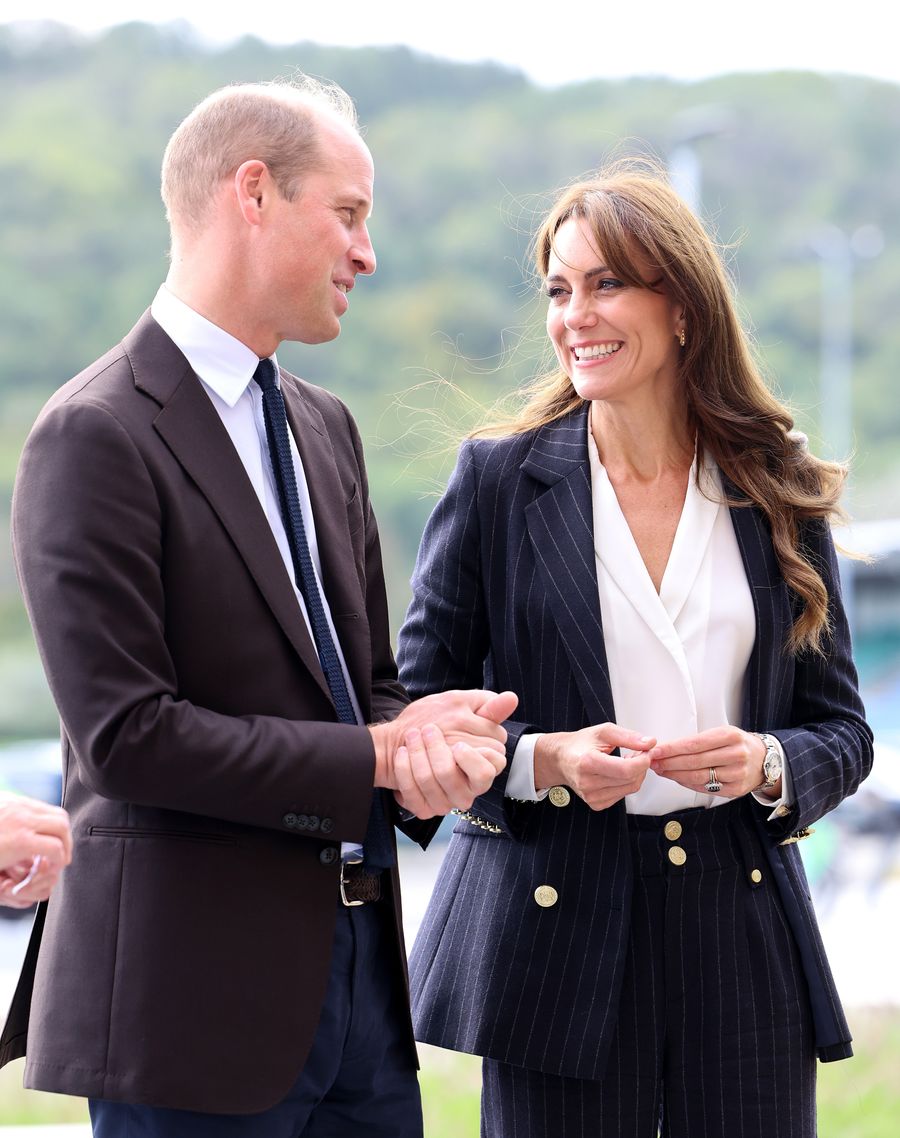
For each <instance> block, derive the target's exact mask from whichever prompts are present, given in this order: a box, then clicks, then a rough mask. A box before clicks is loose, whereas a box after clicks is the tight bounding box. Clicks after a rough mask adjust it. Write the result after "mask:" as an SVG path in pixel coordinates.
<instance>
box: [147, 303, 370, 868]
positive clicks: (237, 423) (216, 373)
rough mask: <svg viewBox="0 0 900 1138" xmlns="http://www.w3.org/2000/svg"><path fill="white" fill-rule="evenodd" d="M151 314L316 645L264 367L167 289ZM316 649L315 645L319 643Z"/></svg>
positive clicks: (312, 534) (307, 512)
mask: <svg viewBox="0 0 900 1138" xmlns="http://www.w3.org/2000/svg"><path fill="white" fill-rule="evenodd" d="M150 314H151V315H152V317H153V319H154V320H155V321H156V322H157V324H159V326H160V327H161V328H162V330H163V331H164V332H165V333H166V335H167V336H168V337H169V338H170V339H171V340H172V341H173V342H174V343H175V344H176V346H177V347H178V348H179V349H180V350H181V352H182V353H183V354H184V356H185V358H186V359H187V361H188V363H189V364H190V365H191V368H192V369H193V370H194V372H196V374H197V376H198V377H199V379H200V382H201V384H202V385H203V389H204V391H205V392H206V394H207V395H208V396H209V400H210V402H211V403H212V405H213V407H214V408H215V410H216V413H217V414H218V416H219V418H220V419H221V420H222V423H223V425H224V427H225V429H226V431H227V432H228V435H229V437H230V438H231V441H232V443H233V444H234V449H235V450H236V451H237V454H238V457H239V458H240V460H241V463H242V464H243V467H244V469H245V470H246V472H247V477H248V478H249V479H250V482H251V484H252V486H253V489H254V490H255V491H256V496H257V497H258V498H259V502H260V505H261V506H262V508H263V512H264V513H265V515H266V520H267V521H268V523H269V526H270V528H271V530H272V536H273V537H274V538H275V541H276V544H277V545H278V551H279V553H280V554H281V559H282V561H283V562H284V568H285V571H286V573H287V575H288V578H289V580H290V582H291V585H292V587H293V589H294V595H295V596H296V598H297V604H298V605H299V606H300V611H301V613H302V614H303V619H304V621H305V622H306V627H307V629H308V630H309V636H310V640H313V634H312V626H311V625H310V622H309V616H308V614H307V611H306V602H305V601H304V600H303V594H302V593H301V592H300V590H299V589H298V588H297V583H296V581H295V579H294V563H293V560H292V558H291V549H290V545H289V543H288V537H287V533H286V531H285V528H284V521H283V519H282V517H281V508H280V505H279V502H278V489H277V486H276V484H275V475H274V473H273V471H272V463H271V459H270V457H269V446H268V442H267V439H266V423H265V418H264V417H263V407H262V389H261V388H260V386H259V384H257V383H254V382H253V373H254V371H255V370H256V367H257V365H258V363H259V357H258V356H257V355H256V353H255V352H254V351H252V350H251V349H250V348H248V347H247V345H246V344H243V343H241V341H240V340H236V339H235V338H234V336H232V335H231V334H230V333H228V332H226V331H225V330H224V329H222V328H219V327H218V326H217V325H215V324H213V323H212V322H211V321H209V320H207V319H206V318H205V317H204V316H201V315H200V314H199V313H198V312H195V311H194V310H193V308H190V307H189V306H188V305H187V304H185V303H184V302H183V301H181V300H179V299H178V297H177V296H175V295H174V293H171V292H169V290H168V289H167V288H166V286H165V285H161V286H160V288H159V291H158V292H157V294H156V296H155V298H154V300H153V304H152V305H151V306H150ZM272 362H273V363H274V364H275V367H276V372H277V368H278V364H277V362H276V360H275V357H274V356H273V357H272ZM280 382H281V380H280V378H279V383H280ZM288 438H289V441H290V446H291V457H292V458H293V460H294V473H295V475H296V477H297V493H298V496H299V498H300V510H301V513H302V515H303V525H304V526H305V527H306V538H307V541H308V543H309V552H310V556H311V557H312V563H313V567H314V569H315V573H316V582H317V584H318V586H319V593H320V595H321V598H322V605H323V607H324V609H325V617H326V619H327V621H328V627H329V629H330V630H331V636H332V639H333V640H334V644H335V648H336V649H337V654H338V659H339V660H340V662H341V669H342V670H343V673H344V680H345V682H346V684H347V691H348V692H349V693H350V700H351V703H352V704H353V710H354V712H355V713H356V718H357V721H358V722H359V723H363V717H362V712H361V710H360V706H359V701H358V700H357V698H356V693H355V691H354V690H353V683H352V681H351V679H350V673H349V671H348V670H347V662H346V660H345V659H344V653H343V650H342V649H341V642H340V640H339V639H338V637H337V633H336V632H335V628H334V622H333V621H332V618H331V609H330V608H329V606H328V598H327V597H326V595H325V590H324V589H323V588H322V563H321V560H320V558H319V546H318V542H317V540H316V523H315V519H314V517H313V512H312V502H311V501H310V497H309V486H308V484H307V481H306V472H305V471H304V469H303V462H302V461H301V459H300V454H299V451H298V450H297V444H296V442H295V440H294V436H293V434H292V433H291V432H290V431H288ZM313 644H315V641H314V640H313ZM359 848H360V847H359V845H358V843H357V844H353V845H349V844H347V843H344V846H343V854H344V856H345V857H346V856H347V854H348V853H354V852H355V851H357V850H358V849H359Z"/></svg>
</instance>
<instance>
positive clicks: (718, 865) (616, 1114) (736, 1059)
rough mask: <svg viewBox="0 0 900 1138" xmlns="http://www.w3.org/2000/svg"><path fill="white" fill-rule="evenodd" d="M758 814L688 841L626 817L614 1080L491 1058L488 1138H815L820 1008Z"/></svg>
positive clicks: (745, 808) (690, 827)
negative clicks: (623, 951)
mask: <svg viewBox="0 0 900 1138" xmlns="http://www.w3.org/2000/svg"><path fill="white" fill-rule="evenodd" d="M751 809H752V806H751V804H750V803H749V802H736V803H731V804H729V805H727V806H725V807H722V808H721V809H718V810H702V809H699V810H698V809H694V810H688V811H682V812H679V813H678V814H676V815H672V816H670V818H676V819H678V820H679V822H680V823H681V824H682V826H683V833H682V835H681V836H680V837H679V838H678V839H677V840H670V839H667V838H666V837H665V834H664V829H663V827H664V825H665V822H666V819H661V818H657V817H640V816H636V817H632V818H629V820H628V825H629V832H630V838H631V849H632V858H633V864H634V872H635V884H634V904H633V907H632V923H631V937H630V941H629V948H628V956H627V960H626V965H625V975H624V978H623V982H622V993H621V999H620V1004H619V1014H618V1017H617V1023H616V1029H615V1032H614V1034H613V1039H612V1045H611V1048H610V1056H609V1062H608V1064H607V1068H606V1071H605V1072H604V1075H603V1078H602V1080H599V1081H596V1082H594V1081H589V1080H586V1079H569V1078H565V1077H563V1076H560V1075H546V1074H543V1073H541V1072H538V1071H533V1070H528V1069H527V1068H523V1067H513V1066H511V1065H509V1064H506V1063H497V1062H495V1061H494V1060H492V1059H486V1060H485V1061H484V1080H483V1093H482V1131H481V1132H482V1135H483V1138H548V1136H552V1138H582V1136H584V1138H588V1136H589V1138H656V1135H657V1134H658V1133H661V1134H662V1135H663V1136H664V1138H758V1136H759V1135H763V1134H764V1135H766V1136H767V1138H815V1133H816V1123H815V1074H816V1072H815V1058H814V1052H813V1047H812V1040H811V1032H812V1024H811V1021H810V1014H809V1002H808V1000H807V996H806V987H805V984H804V983H803V976H802V970H801V969H800V968H799V967H798V965H797V950H796V946H795V945H794V941H793V937H792V936H791V933H790V930H789V929H788V927H787V926H786V924H785V922H784V918H783V914H782V907H781V904H780V903H779V899H778V897H777V894H776V892H775V891H774V890H773V882H772V880H771V875H770V874H769V873H767V872H763V870H761V869H760V867H761V866H763V867H764V866H765V854H764V853H763V851H762V848H761V846H760V842H759V839H758V837H757V835H756V833H755V828H754V827H753V825H752V822H750V819H749V818H748V817H747V814H748V813H749V812H750V810H751ZM676 844H677V846H678V847H679V848H680V849H682V850H684V852H685V855H686V861H685V862H684V864H683V865H675V864H673V863H672V862H671V861H669V859H668V856H667V854H668V850H669V849H670V848H672V847H674V846H675V845H676ZM754 870H756V871H757V873H756V874H754Z"/></svg>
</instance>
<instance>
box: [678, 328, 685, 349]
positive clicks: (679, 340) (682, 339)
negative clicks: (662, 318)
mask: <svg viewBox="0 0 900 1138" xmlns="http://www.w3.org/2000/svg"><path fill="white" fill-rule="evenodd" d="M678 343H679V344H680V345H681V346H682V348H683V347H684V329H683V328H682V329H681V332H680V333H679V336H678Z"/></svg>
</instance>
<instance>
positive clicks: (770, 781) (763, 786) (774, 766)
mask: <svg viewBox="0 0 900 1138" xmlns="http://www.w3.org/2000/svg"><path fill="white" fill-rule="evenodd" d="M755 734H756V735H758V736H759V738H760V739H762V741H763V742H764V743H765V745H766V754H765V758H764V759H763V764H762V776H763V781H762V782H761V783H760V784H759V786H758V787H757V789H758V790H771V789H772V787H773V786H774V785H775V783H776V782H778V780H779V779H780V778H781V771H782V769H783V766H784V764H783V763H782V760H781V748H780V747H779V746H778V741H777V740H776V738H775V736H774V735H766V734H765V733H764V732H761V731H757V732H755Z"/></svg>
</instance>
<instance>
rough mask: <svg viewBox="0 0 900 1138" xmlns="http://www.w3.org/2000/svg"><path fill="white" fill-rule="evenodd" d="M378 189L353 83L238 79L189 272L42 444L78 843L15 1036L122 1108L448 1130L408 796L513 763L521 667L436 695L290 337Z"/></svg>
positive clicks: (38, 541) (40, 585)
mask: <svg viewBox="0 0 900 1138" xmlns="http://www.w3.org/2000/svg"><path fill="white" fill-rule="evenodd" d="M372 186H373V170H372V160H371V156H370V154H369V152H368V150H367V148H366V147H365V145H364V144H363V143H362V141H361V139H360V137H359V134H358V133H357V130H356V125H355V115H354V111H353V107H352V104H351V103H350V100H349V99H348V98H347V96H346V95H345V94H344V92H342V91H340V89H337V88H332V87H328V86H325V85H322V84H317V83H314V82H313V81H304V82H296V83H294V84H291V85H281V84H278V85H254V86H236V87H232V88H225V89H224V90H222V91H219V92H216V93H215V94H213V95H212V96H210V97H209V98H208V99H207V100H205V101H204V102H203V103H201V104H200V106H199V107H198V108H196V109H195V110H194V111H193V112H192V114H191V115H189V116H188V118H187V119H186V120H185V121H184V122H183V123H182V124H181V126H180V127H179V128H178V130H177V131H176V132H175V134H174V135H173V137H172V139H171V140H170V143H169V146H168V148H167V151H166V156H165V159H164V163H163V187H162V189H163V198H164V200H165V203H166V206H167V213H168V217H169V221H170V226H171V232H172V263H171V270H170V273H169V276H168V279H167V281H166V285H165V286H164V287H163V288H161V289H160V291H159V293H158V294H157V297H156V299H155V300H154V302H153V306H152V309H151V311H150V313H147V314H145V315H144V316H143V317H142V318H141V320H140V321H139V322H138V324H137V325H136V326H135V328H134V329H132V331H131V332H130V333H129V334H128V335H127V336H126V337H125V339H124V340H123V341H122V343H121V344H119V345H118V346H117V347H115V348H114V349H113V350H112V351H110V352H109V353H108V354H107V355H105V356H104V357H103V358H102V359H100V360H99V361H97V362H96V363H95V364H93V365H92V366H91V367H89V368H88V369H87V370H86V371H84V372H83V373H82V374H81V375H79V376H78V377H76V378H75V379H74V380H72V381H71V382H70V383H68V384H67V385H66V386H65V387H63V388H62V389H61V390H60V391H59V392H58V393H57V394H56V395H55V396H54V397H53V398H52V399H51V400H50V402H49V403H48V405H47V406H46V407H45V409H44V411H43V412H42V414H41V416H40V417H39V419H38V422H37V424H36V426H35V428H34V430H33V432H32V434H31V436H30V438H29V441H28V443H27V445H26V448H25V451H24V454H23V458H22V463H21V467H20V472H19V477H18V481H17V487H16V493H15V501H14V517H13V529H14V546H15V554H16V562H17V566H18V570H19V574H20V578H21V582H22V586H23V590H24V594H25V598H26V602H27V605H28V609H29V613H30V616H31V619H32V623H33V625H34V629H35V633H36V636H37V641H38V645H39V648H40V651H41V654H42V658H43V661H44V665H45V668H46V672H47V676H48V679H49V682H50V686H51V689H52V692H53V695H54V698H55V700H56V703H57V705H58V708H59V711H60V717H61V720H62V729H63V762H64V803H65V805H66V806H67V807H68V809H69V811H70V813H71V816H72V823H73V831H74V834H75V857H74V864H73V866H72V868H71V869H70V871H69V872H68V874H67V875H66V877H65V878H64V880H63V882H62V883H61V886H60V887H59V889H58V891H57V893H56V894H55V895H54V898H53V902H52V903H51V904H50V906H49V907H43V908H42V909H41V911H40V913H39V916H38V920H37V924H36V929H35V934H34V936H33V938H32V942H31V945H30V947H29V952H28V956H27V959H26V963H25V968H24V971H23V976H22V979H21V981H20V984H19V989H18V991H17V993H16V997H15V999H14V1002H13V1007H12V1009H11V1011H10V1016H9V1020H8V1022H7V1025H6V1030H5V1033H4V1038H3V1044H2V1046H3V1051H2V1059H3V1061H5V1060H7V1059H9V1058H13V1057H16V1056H19V1055H22V1054H23V1053H25V1052H26V1037H27V1066H26V1074H25V1082H26V1085H28V1086H30V1087H36V1088H41V1089H45V1090H51V1091H58V1092H63V1093H69V1094H78V1095H85V1096H88V1097H89V1098H90V1100H91V1113H92V1119H93V1123H94V1133H95V1135H98V1136H100V1138H110V1136H113V1135H124V1134H137V1133H140V1134H141V1135H158V1136H162V1135H166V1136H167V1138H173V1136H176V1135H177V1136H182V1135H204V1136H205V1135H210V1136H212V1135H226V1134H227V1135H229V1136H232V1135H248V1136H249V1135H252V1136H253V1138H270V1136H271V1138H276V1136H278V1138H280V1136H282V1135H284V1136H287V1135H291V1136H295V1135H301V1134H302V1135H304V1136H311V1135H325V1134H329V1135H331V1134H348V1135H349V1134H353V1135H369V1134H371V1135H385V1136H387V1135H390V1136H391V1138H397V1136H398V1135H417V1134H420V1133H421V1112H420V1107H419V1101H418V1089H417V1085H416V1079H415V1051H414V1045H413V1043H412V1034H411V1028H410V1024H409V1018H408V1010H407V999H406V982H405V974H404V960H403V943H402V931H401V921H400V907H399V897H398V879H397V871H396V858H395V857H394V856H393V853H394V851H393V848H392V847H393V837H392V828H390V829H389V828H388V826H387V822H388V821H389V820H390V819H392V818H393V816H394V814H395V813H396V812H397V810H398V804H399V807H402V808H405V809H404V814H403V816H404V817H407V818H408V817H411V816H412V815H418V816H419V817H429V816H431V815H433V814H435V813H440V812H446V810H447V809H449V807H450V806H457V807H465V806H467V805H468V804H470V803H471V801H472V800H473V798H474V797H475V795H476V794H477V793H479V792H481V791H483V790H485V789H486V788H487V787H488V786H489V785H490V782H491V781H492V779H493V777H494V775H495V774H496V773H497V771H498V770H499V769H501V767H502V765H503V758H502V752H503V741H504V739H505V732H504V730H503V729H502V728H501V727H500V726H499V724H500V723H501V722H502V721H503V719H504V718H505V717H506V716H508V714H509V712H510V711H511V709H512V707H513V706H514V703H515V697H514V696H510V695H508V694H507V695H501V696H492V694H491V693H485V692H480V691H479V692H458V693H453V694H451V695H449V696H446V697H445V696H440V697H437V698H436V699H434V700H422V701H419V702H418V703H415V704H412V705H408V703H407V697H406V695H405V693H404V691H403V689H402V688H401V687H400V686H399V684H398V682H397V680H396V672H395V667H394V661H393V657H392V655H391V650H390V646H389V635H388V618H387V609H386V602H385V596H384V584H383V579H382V566H381V557H380V551H379V543H378V535H377V531H376V526H375V522H374V519H373V515H372V511H371V508H370V505H369V499H368V493H367V483H366V475H365V469H364V465H363V456H362V449H361V445H360V439H359V435H358V432H357V430H356V427H355V425H354V423H353V420H352V419H351V418H350V415H349V413H348V411H347V409H346V408H345V407H344V405H343V404H342V403H341V402H340V401H339V400H338V399H336V398H335V397H334V396H332V395H330V394H329V393H327V392H325V391H323V390H321V389H319V388H315V387H312V386H310V385H309V384H306V383H303V382H302V381H300V380H297V379H295V378H294V377H293V376H290V375H288V374H286V373H285V372H280V373H279V371H278V369H277V366H276V365H275V364H274V361H271V357H272V356H273V354H274V352H275V350H276V349H277V347H278V345H279V344H280V343H281V342H282V341H283V340H286V339H293V340H300V341H303V342H304V343H308V344H315V343H322V342H325V341H328V340H332V339H334V337H336V336H337V335H338V333H339V330H340V318H341V317H342V316H343V314H344V313H345V312H346V310H347V307H348V303H349V302H348V293H349V292H350V290H351V289H352V288H353V285H354V281H355V279H356V277H357V275H358V274H363V275H367V274H370V273H372V272H374V270H375V256H374V253H373V250H372V246H371V243H370V240H369V235H368V231H367V227H366V221H367V218H368V216H369V213H370V211H371V207H372ZM279 407H280V408H281V409H280V412H279V410H278V409H279ZM285 407H286V417H287V427H288V428H289V429H286V428H285ZM273 408H274V410H273ZM279 414H280V428H279ZM279 429H280V434H279ZM431 724H438V725H439V726H440V728H441V730H442V732H443V737H444V738H446V739H447V740H448V745H446V746H445V745H442V744H436V745H435V747H432V748H430V749H429V751H430V753H431V754H432V759H427V758H426V757H425V752H424V751H423V749H422V748H421V747H419V746H417V745H416V746H413V747H411V748H410V749H409V750H407V748H406V747H405V746H404V745H403V743H404V739H405V737H406V735H407V734H408V733H410V732H412V734H411V735H410V739H411V741H413V742H415V743H418V740H419V738H420V735H419V732H420V731H421V732H423V733H425V734H426V735H427V734H428V730H429V726H430V725H431ZM367 725H368V726H367ZM373 787H374V788H376V789H375V791H374V793H373ZM379 788H380V789H379ZM390 791H393V792H394V794H393V795H391V794H390V793H389V792H390ZM363 858H365V861H362V859H363Z"/></svg>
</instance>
